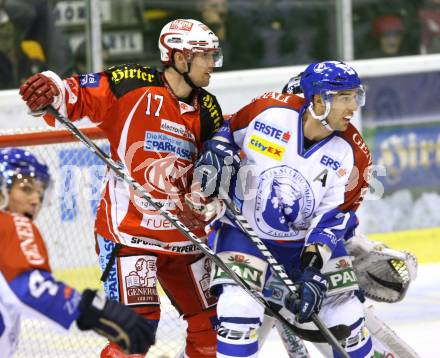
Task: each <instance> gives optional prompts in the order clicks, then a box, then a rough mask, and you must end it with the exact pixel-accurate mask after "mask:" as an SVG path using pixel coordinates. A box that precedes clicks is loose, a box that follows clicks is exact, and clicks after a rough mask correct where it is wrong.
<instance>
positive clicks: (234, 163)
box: [194, 139, 240, 197]
mask: <svg viewBox="0 0 440 358" xmlns="http://www.w3.org/2000/svg"><path fill="white" fill-rule="evenodd" d="M239 169H240V157H239V156H238V154H237V150H236V149H235V147H234V146H233V145H232V144H229V143H226V142H222V141H220V140H217V139H210V140H208V141H206V142H205V143H204V144H203V152H202V154H201V155H200V157H199V159H197V161H196V163H195V164H194V179H195V180H196V181H198V182H199V183H200V191H201V192H202V193H203V195H204V196H205V197H213V196H217V195H218V193H219V188H220V186H222V187H223V189H225V191H226V192H229V188H230V185H231V181H232V180H233V179H234V177H235V175H236V174H237V173H238V170H239Z"/></svg>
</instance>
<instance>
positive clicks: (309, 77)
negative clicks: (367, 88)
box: [300, 61, 365, 106]
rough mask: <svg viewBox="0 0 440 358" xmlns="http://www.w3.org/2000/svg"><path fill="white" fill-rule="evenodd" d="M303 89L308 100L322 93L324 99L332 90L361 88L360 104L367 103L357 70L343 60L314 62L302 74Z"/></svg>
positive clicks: (301, 83)
mask: <svg viewBox="0 0 440 358" xmlns="http://www.w3.org/2000/svg"><path fill="white" fill-rule="evenodd" d="M300 86H301V89H302V91H303V93H304V97H305V98H306V100H307V101H308V102H312V98H313V95H315V94H320V95H322V96H323V97H324V99H327V98H328V95H330V94H331V92H335V91H342V90H350V89H356V88H359V89H361V91H360V92H359V93H358V95H359V101H358V102H359V103H358V104H359V106H362V105H363V104H364V103H365V93H364V91H363V87H362V84H361V80H360V79H359V76H358V74H357V72H356V71H355V70H354V69H353V68H352V67H350V66H348V65H347V64H345V63H344V62H341V61H324V62H319V63H312V64H311V65H309V66H308V67H307V68H306V70H305V71H304V72H303V73H302V75H301V81H300Z"/></svg>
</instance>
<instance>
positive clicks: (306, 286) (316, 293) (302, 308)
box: [284, 267, 328, 323]
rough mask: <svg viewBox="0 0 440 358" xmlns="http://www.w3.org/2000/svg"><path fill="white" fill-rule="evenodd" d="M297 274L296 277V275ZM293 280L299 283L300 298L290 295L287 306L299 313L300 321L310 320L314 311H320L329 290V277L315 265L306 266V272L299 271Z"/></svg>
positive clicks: (286, 301)
mask: <svg viewBox="0 0 440 358" xmlns="http://www.w3.org/2000/svg"><path fill="white" fill-rule="evenodd" d="M295 276H296V277H295ZM293 280H294V281H295V283H297V284H298V285H299V299H298V298H296V297H294V296H293V295H288V296H287V297H286V299H285V302H284V303H285V305H286V308H287V309H288V310H289V311H290V312H292V313H294V314H295V315H297V318H298V322H299V323H304V322H308V321H310V319H311V318H310V317H311V315H312V313H318V312H319V310H320V309H321V305H322V300H323V299H324V296H325V293H326V291H327V286H328V283H327V279H326V278H325V276H324V275H322V274H321V272H320V271H319V270H318V269H316V268H314V267H306V268H305V269H304V272H302V273H300V272H297V273H296V275H294V277H293Z"/></svg>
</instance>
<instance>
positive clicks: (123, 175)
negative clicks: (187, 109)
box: [45, 106, 345, 357]
mask: <svg viewBox="0 0 440 358" xmlns="http://www.w3.org/2000/svg"><path fill="white" fill-rule="evenodd" d="M45 111H47V112H48V113H50V114H51V115H53V116H54V117H55V118H56V119H57V121H59V122H60V123H61V124H62V125H63V126H64V127H66V128H67V129H68V130H69V131H70V132H71V133H72V134H73V135H74V136H75V137H76V138H78V139H79V141H80V142H82V143H83V144H84V145H85V146H86V147H87V148H88V149H89V150H90V151H91V152H92V153H94V154H95V155H97V156H98V157H99V158H100V159H101V160H102V161H103V162H104V163H105V164H106V165H107V166H108V167H109V168H110V169H111V170H113V172H114V173H115V174H116V175H117V176H118V177H119V178H120V179H122V180H123V181H125V182H126V183H127V184H128V185H130V186H131V187H132V188H133V189H134V190H135V191H136V192H137V193H139V194H140V196H142V198H143V199H145V200H146V201H147V202H148V203H149V204H150V205H151V206H152V207H153V208H154V209H155V210H157V211H158V212H159V213H160V214H161V215H162V216H164V217H165V218H166V219H167V220H168V221H170V223H171V224H172V225H173V226H174V227H175V228H176V229H177V230H178V231H180V232H181V233H182V234H183V235H184V236H185V237H186V238H187V239H188V240H190V241H191V242H192V243H193V244H194V245H195V246H197V247H198V248H199V249H200V251H202V252H203V253H204V254H205V255H206V256H207V257H209V258H210V259H211V260H212V261H213V262H214V263H215V264H216V265H217V266H218V267H220V268H221V269H222V270H223V271H224V272H225V273H226V274H228V275H229V276H230V277H231V278H232V279H233V280H234V281H235V282H236V283H237V284H238V285H239V286H240V287H241V288H243V290H245V291H246V292H247V293H248V294H249V295H251V296H252V297H253V298H254V299H255V300H256V301H257V302H259V303H260V304H261V305H263V306H264V307H265V308H266V310H267V311H268V312H269V313H270V314H272V315H273V316H274V317H276V318H277V319H278V320H279V321H280V322H282V323H283V324H285V325H286V326H287V327H289V329H291V330H292V331H293V332H294V333H295V334H296V335H297V336H298V337H300V338H303V339H306V340H310V339H309V337H308V336H307V334H304V333H306V332H303V330H301V329H298V328H297V327H295V326H294V325H293V324H291V323H290V322H289V321H288V320H287V319H286V318H284V317H283V316H282V315H281V314H279V313H278V312H277V311H275V310H273V309H272V308H271V306H270V305H269V304H268V303H267V302H266V300H265V299H264V298H263V296H262V295H261V294H260V292H258V291H256V290H254V289H253V288H251V287H250V286H249V284H248V283H247V282H246V281H244V280H243V279H242V278H241V277H240V276H238V275H237V274H236V273H235V272H234V271H232V270H231V269H230V268H229V267H228V266H227V265H226V264H225V263H224V262H223V261H222V260H221V259H220V258H219V257H218V256H217V255H216V254H215V253H214V251H212V250H211V249H210V248H209V246H208V245H206V244H205V243H204V242H203V241H202V240H201V239H200V238H198V237H197V236H196V235H194V234H193V233H192V232H191V231H190V229H188V228H187V227H186V226H185V225H184V224H183V223H182V222H181V221H180V220H179V219H178V218H177V216H175V215H174V214H171V213H170V212H169V211H168V210H166V209H164V207H163V206H164V205H165V204H164V203H161V202H160V201H158V200H156V199H154V198H153V197H152V196H151V195H150V194H149V193H148V191H147V190H146V189H145V188H144V187H143V186H142V185H140V184H139V183H138V182H137V181H136V180H135V179H134V178H132V177H131V176H130V174H128V173H127V172H126V171H125V170H124V169H123V167H122V166H121V165H118V164H117V163H116V162H115V161H114V160H113V159H111V158H110V157H109V156H108V155H107V154H106V153H105V152H104V151H103V150H102V149H101V148H99V147H98V146H97V145H96V144H95V143H93V142H92V141H91V140H90V138H88V137H87V136H86V135H85V134H84V133H82V132H81V131H80V130H79V129H78V128H77V127H76V126H75V125H74V124H73V123H72V122H70V121H69V120H68V119H67V118H65V117H64V116H63V115H61V114H60V113H59V112H58V111H57V110H56V109H55V108H53V107H52V106H48V107H47V108H45ZM343 357H345V356H343Z"/></svg>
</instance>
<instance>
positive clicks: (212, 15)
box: [197, 0, 264, 70]
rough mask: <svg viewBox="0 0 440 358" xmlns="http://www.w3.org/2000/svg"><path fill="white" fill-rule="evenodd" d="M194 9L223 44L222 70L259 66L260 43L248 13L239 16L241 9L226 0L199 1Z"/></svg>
mask: <svg viewBox="0 0 440 358" xmlns="http://www.w3.org/2000/svg"><path fill="white" fill-rule="evenodd" d="M197 10H198V12H199V14H200V15H199V16H198V17H200V18H201V21H202V22H203V23H205V24H206V25H208V26H209V27H210V28H211V29H212V30H213V31H214V32H215V33H216V34H217V35H218V37H219V40H220V42H221V43H222V49H223V56H224V61H223V63H224V65H223V67H222V70H240V69H248V68H253V67H261V59H262V58H263V51H264V49H263V42H262V39H261V37H260V34H259V32H257V31H255V28H254V26H253V20H252V19H251V17H250V16H249V17H244V16H242V15H241V14H242V13H243V12H242V11H239V9H236V8H232V7H231V6H230V3H229V0H198V2H197ZM239 13H240V15H239Z"/></svg>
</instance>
